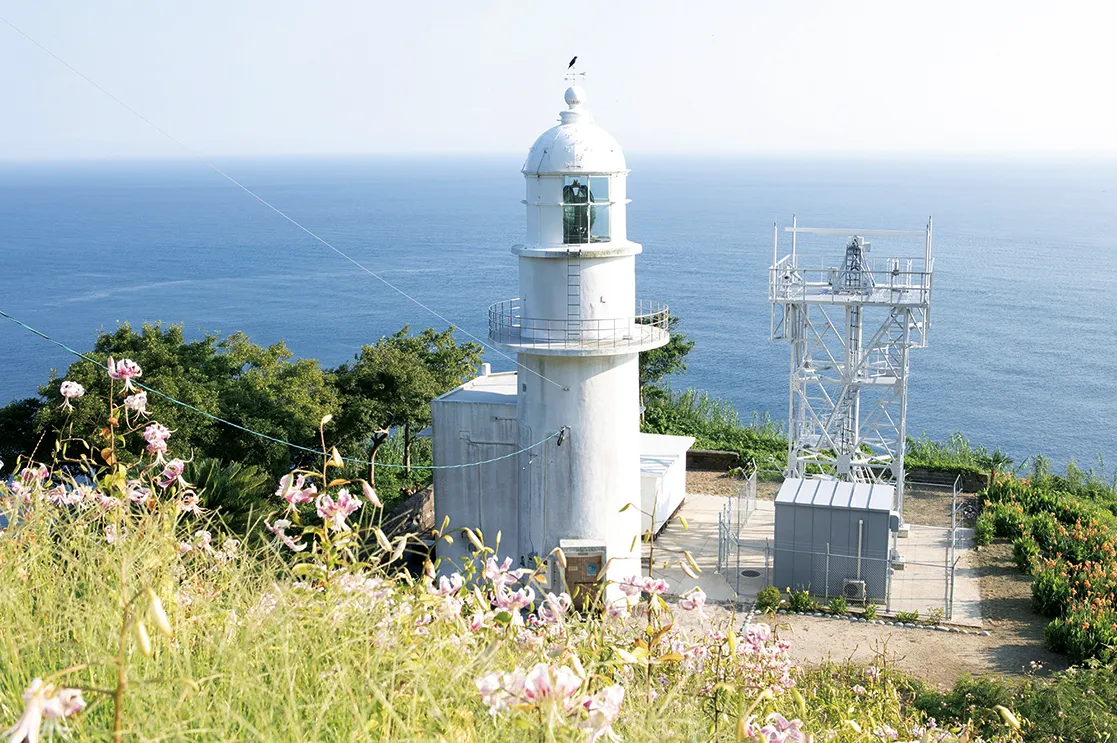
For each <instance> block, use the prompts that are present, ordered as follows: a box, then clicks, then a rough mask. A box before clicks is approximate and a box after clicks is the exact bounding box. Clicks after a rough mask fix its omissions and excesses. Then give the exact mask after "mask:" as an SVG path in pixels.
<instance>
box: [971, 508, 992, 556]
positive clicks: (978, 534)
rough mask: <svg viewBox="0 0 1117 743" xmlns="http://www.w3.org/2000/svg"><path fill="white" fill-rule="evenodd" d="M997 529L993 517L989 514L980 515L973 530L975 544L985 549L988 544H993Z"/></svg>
mask: <svg viewBox="0 0 1117 743" xmlns="http://www.w3.org/2000/svg"><path fill="white" fill-rule="evenodd" d="M995 532H996V529H995V527H994V526H993V516H992V514H990V513H988V512H984V511H983V512H982V513H980V514H978V516H977V521H976V522H975V523H974V529H973V542H974V544H976V545H977V546H978V547H984V546H985V545H987V544H992V543H993V535H994V534H995Z"/></svg>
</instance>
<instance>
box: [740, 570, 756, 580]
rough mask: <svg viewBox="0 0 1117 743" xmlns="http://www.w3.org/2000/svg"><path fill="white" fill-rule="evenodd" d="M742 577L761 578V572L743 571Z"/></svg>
mask: <svg viewBox="0 0 1117 743" xmlns="http://www.w3.org/2000/svg"><path fill="white" fill-rule="evenodd" d="M741 577H742V578H759V577H760V571H759V570H742V571H741Z"/></svg>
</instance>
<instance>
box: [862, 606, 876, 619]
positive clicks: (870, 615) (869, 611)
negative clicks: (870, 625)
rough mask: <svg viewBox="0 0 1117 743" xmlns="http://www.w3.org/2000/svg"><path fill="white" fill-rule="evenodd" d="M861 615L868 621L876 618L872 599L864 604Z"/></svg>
mask: <svg viewBox="0 0 1117 743" xmlns="http://www.w3.org/2000/svg"><path fill="white" fill-rule="evenodd" d="M862 616H864V617H865V619H867V620H869V621H870V622H871V621H873V620H874V619H876V618H877V605H876V604H874V603H873V602H872V601H870V602H869V603H867V604H865V611H864V612H863V614H862Z"/></svg>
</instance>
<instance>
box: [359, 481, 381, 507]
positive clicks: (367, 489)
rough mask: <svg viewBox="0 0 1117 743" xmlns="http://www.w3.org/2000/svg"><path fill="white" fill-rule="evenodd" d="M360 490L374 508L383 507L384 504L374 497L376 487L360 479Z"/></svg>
mask: <svg viewBox="0 0 1117 743" xmlns="http://www.w3.org/2000/svg"><path fill="white" fill-rule="evenodd" d="M361 492H362V493H364V494H365V500H367V501H368V502H369V503H371V504H372V505H373V507H375V508H383V507H384V504H383V503H381V502H380V499H379V498H377V497H376V488H374V487H372V486H371V485H369V484H368V483H367V482H365V481H364V480H361Z"/></svg>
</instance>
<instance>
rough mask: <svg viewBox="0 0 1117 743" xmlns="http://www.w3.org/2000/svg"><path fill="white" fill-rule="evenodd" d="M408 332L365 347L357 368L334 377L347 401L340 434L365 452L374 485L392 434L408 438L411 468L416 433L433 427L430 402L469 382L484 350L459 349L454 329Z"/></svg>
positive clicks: (475, 346)
mask: <svg viewBox="0 0 1117 743" xmlns="http://www.w3.org/2000/svg"><path fill="white" fill-rule="evenodd" d="M409 330H410V328H409V327H408V326H405V327H404V328H403V329H402V330H400V331H399V332H398V333H396V334H395V335H392V336H388V337H385V338H381V339H380V340H379V341H377V343H376V344H375V345H371V346H364V347H363V348H361V352H360V353H359V354H357V356H356V357H355V359H354V361H353V362H352V363H349V364H342V365H341V366H339V367H338V368H337V369H336V370H334V373H333V377H334V384H335V385H336V387H337V390H338V393H339V396H340V398H341V400H342V409H341V413H340V414H339V415H338V418H337V429H336V430H337V433H338V435H339V436H340V438H341V440H342V441H343V442H344V443H345V444H346V445H347V446H349V447H360V448H361V449H362V450H363V451H364V454H365V457H366V458H367V459H368V463H369V481H370V482H372V481H373V480H374V476H375V463H376V452H377V450H378V449H380V447H381V446H383V444H384V443H385V442H386V441H387V440H388V436H389V435H390V432H391V431H392V430H393V429H399V430H401V431H402V432H403V437H404V442H403V444H404V445H403V452H404V464H405V465H406V466H407V467H410V464H411V460H410V456H411V438H412V432H413V431H414V429H415V428H416V427H419V428H422V427H423V426H426V425H428V424H429V423H430V421H431V414H430V402H431V400H433V399H434V398H436V397H438V396H439V395H441V394H443V393H444V392H448V391H449V390H451V389H453V388H454V387H456V386H458V385H459V384H461V383H462V382H464V381H465V380H466V379H468V378H469V377H470V376H471V375H472V374H473V373H474V371H475V370H476V368H477V365H478V364H479V363H480V361H481V353H482V350H483V349H482V347H481V346H480V345H478V344H476V343H465V344H462V345H459V344H458V343H457V342H455V341H454V336H453V333H454V330H453V328H450V329H448V330H444V331H442V332H441V333H439V332H435V331H434V330H433V329H430V328H428V329H427V330H424V331H423V332H421V333H419V334H418V335H409Z"/></svg>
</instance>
